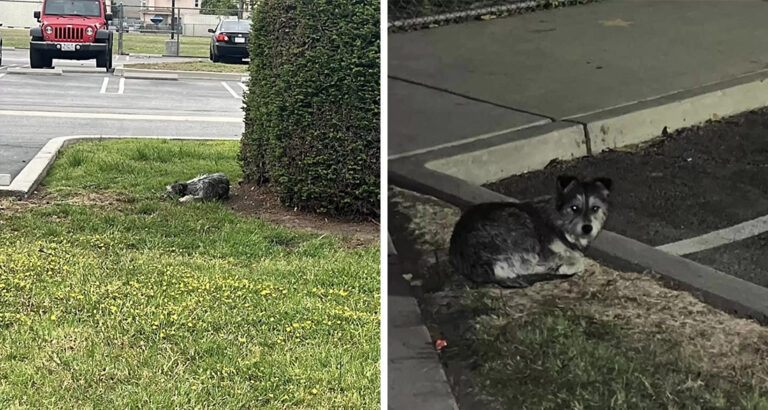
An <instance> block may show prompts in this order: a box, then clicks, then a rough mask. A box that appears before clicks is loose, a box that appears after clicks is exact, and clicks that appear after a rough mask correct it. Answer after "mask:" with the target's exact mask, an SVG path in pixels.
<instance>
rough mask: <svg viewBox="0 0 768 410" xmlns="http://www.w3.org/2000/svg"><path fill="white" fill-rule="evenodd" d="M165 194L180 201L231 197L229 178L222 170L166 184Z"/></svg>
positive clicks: (213, 199)
mask: <svg viewBox="0 0 768 410" xmlns="http://www.w3.org/2000/svg"><path fill="white" fill-rule="evenodd" d="M165 195H166V197H168V198H172V199H176V198H179V202H192V201H216V200H224V199H227V198H229V179H227V176H226V175H224V174H222V173H220V172H219V173H216V174H205V175H201V176H199V177H197V178H194V179H191V180H189V181H187V182H174V183H173V184H171V185H168V186H166V187H165Z"/></svg>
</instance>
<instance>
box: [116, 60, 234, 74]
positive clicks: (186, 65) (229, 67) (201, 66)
mask: <svg viewBox="0 0 768 410" xmlns="http://www.w3.org/2000/svg"><path fill="white" fill-rule="evenodd" d="M125 68H141V69H144V70H175V71H209V72H216V73H241V74H247V73H248V64H225V63H214V62H211V61H187V62H183V63H158V64H126V65H125Z"/></svg>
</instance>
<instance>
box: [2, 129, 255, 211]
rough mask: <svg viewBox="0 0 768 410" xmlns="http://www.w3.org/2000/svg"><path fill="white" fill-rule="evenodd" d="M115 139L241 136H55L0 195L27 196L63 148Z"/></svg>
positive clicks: (215, 139) (226, 138) (223, 139)
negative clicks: (81, 143) (86, 142)
mask: <svg viewBox="0 0 768 410" xmlns="http://www.w3.org/2000/svg"><path fill="white" fill-rule="evenodd" d="M114 139H167V140H191V141H237V140H239V139H240V137H165V136H125V135H73V136H68V137H57V138H54V139H52V140H50V141H48V143H46V144H45V146H43V148H42V149H41V150H40V151H38V153H37V155H35V157H34V158H32V160H31V161H29V163H27V165H26V166H25V167H24V169H22V170H21V172H19V174H18V175H16V178H14V179H13V181H11V183H10V185H8V186H0V197H3V196H6V197H7V196H12V197H17V198H20V199H23V198H25V197H26V196H27V195H29V194H31V193H32V192H33V191H34V190H35V188H37V186H38V184H40V181H42V180H43V178H45V175H46V174H47V173H48V170H49V169H50V167H51V165H53V162H54V161H56V157H57V156H58V154H59V151H60V150H61V149H62V148H66V147H68V146H70V145H72V144H75V143H78V142H82V141H101V140H114Z"/></svg>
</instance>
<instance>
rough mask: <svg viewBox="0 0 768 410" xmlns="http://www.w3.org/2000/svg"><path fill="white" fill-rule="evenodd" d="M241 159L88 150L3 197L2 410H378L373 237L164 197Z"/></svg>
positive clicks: (132, 144) (222, 150)
mask: <svg viewBox="0 0 768 410" xmlns="http://www.w3.org/2000/svg"><path fill="white" fill-rule="evenodd" d="M237 151H238V143H237V142H177V141H136V140H121V141H109V142H94V143H81V144H78V145H75V146H73V147H70V148H68V149H66V150H64V151H63V152H62V154H61V156H60V158H59V160H58V161H57V162H56V163H55V164H54V166H53V168H52V170H51V172H50V174H49V176H48V177H47V178H46V179H45V181H44V187H45V190H46V194H45V196H44V197H42V198H32V199H30V200H28V201H22V202H19V201H13V200H5V201H3V202H0V250H1V251H0V375H2V376H0V407H3V408H6V407H31V408H50V407H57V408H77V407H118V408H142V407H164V408H168V407H174V408H180V407H182V408H197V407H216V408H274V409H277V408H285V407H299V408H340V407H345V408H367V409H373V408H378V398H379V368H378V362H379V343H378V340H379V293H378V292H379V287H378V283H379V279H378V278H379V267H378V263H379V256H378V246H377V244H369V245H366V246H361V247H350V246H347V245H345V243H344V241H342V240H341V239H340V238H338V237H336V236H334V235H320V234H313V233H308V232H304V231H297V230H291V229H286V228H282V227H279V226H273V225H270V224H268V223H266V222H264V221H262V220H261V219H258V218H254V217H251V216H246V215H241V214H237V213H235V212H234V211H232V210H231V209H229V208H228V207H227V206H226V205H225V204H219V203H198V204H185V205H184V206H182V205H180V204H179V203H177V202H173V201H167V200H164V199H162V198H161V197H160V195H161V194H162V192H163V188H164V185H165V184H167V183H170V182H173V181H174V180H186V179H188V178H191V177H194V176H196V175H197V174H199V173H205V172H214V171H222V172H225V173H227V174H228V176H229V177H230V178H231V180H232V181H233V182H234V181H237V180H238V178H239V177H240V171H239V166H238V164H237V162H236V159H235V158H236V154H237ZM31 389H34V392H35V394H34V395H30V394H29V392H30V390H31Z"/></svg>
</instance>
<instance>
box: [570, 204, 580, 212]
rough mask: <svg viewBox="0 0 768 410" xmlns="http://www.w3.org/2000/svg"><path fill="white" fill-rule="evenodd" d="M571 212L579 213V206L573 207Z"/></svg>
mask: <svg viewBox="0 0 768 410" xmlns="http://www.w3.org/2000/svg"><path fill="white" fill-rule="evenodd" d="M571 211H573V212H579V206H578V205H571Z"/></svg>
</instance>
